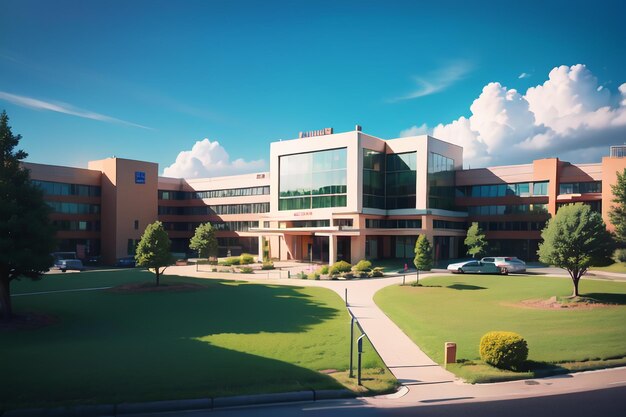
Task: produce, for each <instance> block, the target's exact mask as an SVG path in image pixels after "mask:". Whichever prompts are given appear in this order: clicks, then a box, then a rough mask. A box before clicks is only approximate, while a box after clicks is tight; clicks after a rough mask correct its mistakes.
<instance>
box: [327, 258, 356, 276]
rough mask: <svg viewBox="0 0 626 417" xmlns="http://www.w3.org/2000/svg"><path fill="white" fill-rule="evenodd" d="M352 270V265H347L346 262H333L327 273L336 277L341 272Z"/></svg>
mask: <svg viewBox="0 0 626 417" xmlns="http://www.w3.org/2000/svg"><path fill="white" fill-rule="evenodd" d="M351 270H352V265H350V264H349V263H347V262H346V261H339V262H335V263H334V264H333V266H331V267H330V268H329V269H328V273H329V274H330V275H338V274H340V273H342V272H350V271H351Z"/></svg>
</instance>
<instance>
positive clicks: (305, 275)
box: [296, 271, 309, 279]
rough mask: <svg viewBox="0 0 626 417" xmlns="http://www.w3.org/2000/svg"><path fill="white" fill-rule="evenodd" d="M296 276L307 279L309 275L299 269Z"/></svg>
mask: <svg viewBox="0 0 626 417" xmlns="http://www.w3.org/2000/svg"><path fill="white" fill-rule="evenodd" d="M296 276H297V277H298V278H300V279H308V278H309V276H308V275H307V273H306V272H304V271H300V272H298V273H297V274H296Z"/></svg>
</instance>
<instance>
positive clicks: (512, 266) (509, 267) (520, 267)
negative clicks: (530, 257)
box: [481, 256, 526, 272]
mask: <svg viewBox="0 0 626 417" xmlns="http://www.w3.org/2000/svg"><path fill="white" fill-rule="evenodd" d="M481 262H492V263H494V264H495V265H496V266H497V267H498V268H500V269H501V270H505V271H506V272H526V262H524V261H522V260H521V259H518V258H516V257H515V256H489V257H486V258H483V259H481Z"/></svg>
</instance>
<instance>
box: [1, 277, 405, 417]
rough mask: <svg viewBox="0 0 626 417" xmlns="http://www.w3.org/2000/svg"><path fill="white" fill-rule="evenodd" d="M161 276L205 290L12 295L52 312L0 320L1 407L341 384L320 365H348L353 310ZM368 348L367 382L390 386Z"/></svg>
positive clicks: (62, 285) (81, 281) (60, 282)
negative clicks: (20, 326)
mask: <svg viewBox="0 0 626 417" xmlns="http://www.w3.org/2000/svg"><path fill="white" fill-rule="evenodd" d="M150 280H153V275H152V274H150V273H148V272H145V271H140V270H122V271H113V272H85V273H73V274H58V275H48V276H46V278H45V279H44V280H42V281H39V282H31V281H29V280H24V281H19V282H16V283H14V284H12V291H13V294H20V293H28V292H33V291H55V290H62V289H77V288H92V287H104V286H111V285H119V284H122V283H128V282H142V281H150ZM162 282H163V283H165V284H167V283H174V282H188V283H195V284H200V285H202V286H204V289H202V290H199V291H185V292H143V293H115V292H110V291H84V292H66V293H53V294H45V295H31V296H19V297H14V298H13V303H14V312H15V313H17V314H20V313H24V312H33V313H41V314H50V315H52V316H54V317H55V318H56V320H57V321H56V323H55V324H53V325H50V326H48V327H43V328H39V329H29V330H7V329H1V328H0V357H1V358H2V361H0V405H1V406H0V409H2V408H4V409H11V408H23V407H33V406H55V405H60V404H73V403H82V404H85V403H120V402H134V401H152V400H164V399H182V398H203V397H213V396H226V395H237V394H246V393H265V392H281V391H295V390H304V389H337V388H343V386H342V385H341V384H340V383H338V382H337V380H336V379H334V378H332V377H330V376H328V375H325V374H324V373H320V372H319V371H320V370H327V369H336V370H340V371H341V370H345V369H347V367H348V364H349V362H348V361H349V358H348V352H349V350H348V349H349V348H348V347H349V325H348V323H349V316H348V314H347V312H346V310H345V307H344V305H343V302H342V300H341V299H340V298H339V297H338V296H337V295H336V294H335V293H333V292H331V291H329V290H326V289H322V288H304V287H287V286H284V287H283V286H272V285H260V284H250V283H235V282H228V281H220V280H203V279H194V278H187V277H170V276H166V277H164V278H163V280H162ZM365 352H366V353H365V354H364V367H365V368H369V370H368V375H370V374H371V375H376V380H374V379H371V380H369V379H368V381H366V386H367V384H371V388H372V389H374V390H382V391H384V390H389V389H390V388H393V386H394V384H395V380H393V377H392V376H390V373H389V372H388V371H385V373H384V374H382V375H380V374H379V371H380V369H381V368H384V364H383V363H382V361H381V360H380V358H379V357H378V356H377V355H376V354H375V352H374V350H373V349H372V348H368V349H365ZM7 376H8V377H7ZM337 378H338V379H340V380H345V378H343V377H342V375H338V376H337ZM342 378H343V379H342ZM372 378H373V377H372ZM346 383H347V384H348V385H350V381H346Z"/></svg>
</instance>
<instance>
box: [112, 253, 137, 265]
mask: <svg viewBox="0 0 626 417" xmlns="http://www.w3.org/2000/svg"><path fill="white" fill-rule="evenodd" d="M115 266H119V267H120V268H134V267H135V258H134V257H133V256H126V257H124V258H119V259H118V260H117V262H115Z"/></svg>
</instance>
